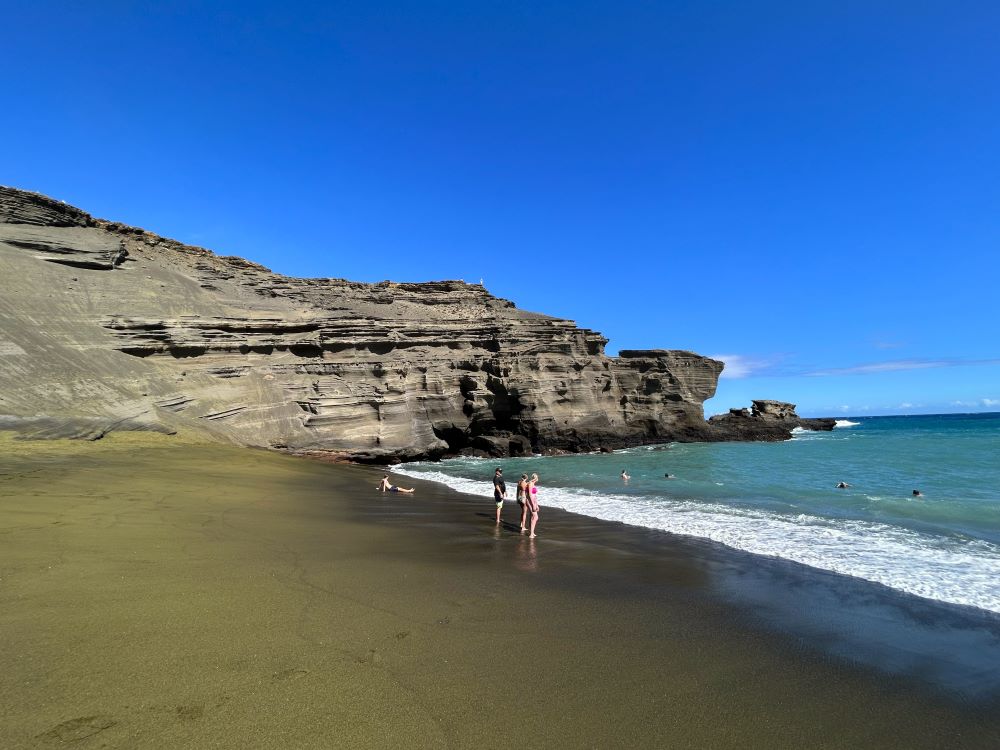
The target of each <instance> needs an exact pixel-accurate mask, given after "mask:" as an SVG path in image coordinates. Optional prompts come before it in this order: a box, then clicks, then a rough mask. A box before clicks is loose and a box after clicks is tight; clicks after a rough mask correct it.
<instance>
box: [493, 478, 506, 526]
mask: <svg viewBox="0 0 1000 750" xmlns="http://www.w3.org/2000/svg"><path fill="white" fill-rule="evenodd" d="M505 497H507V485H506V484H504V481H503V469H501V468H500V467H499V466H498V467H497V470H496V471H495V472H493V499H494V500H495V501H496V504H497V525H499V524H500V513H501V512H502V511H503V501H504V498H505Z"/></svg>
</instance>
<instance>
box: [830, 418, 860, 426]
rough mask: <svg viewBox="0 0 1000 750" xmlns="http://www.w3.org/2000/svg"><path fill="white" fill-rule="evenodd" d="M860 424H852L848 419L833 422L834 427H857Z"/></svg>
mask: <svg viewBox="0 0 1000 750" xmlns="http://www.w3.org/2000/svg"><path fill="white" fill-rule="evenodd" d="M859 424H861V422H852V421H851V420H849V419H838V420H837V421H836V422H834V424H833V426H834V427H857V426H858V425H859Z"/></svg>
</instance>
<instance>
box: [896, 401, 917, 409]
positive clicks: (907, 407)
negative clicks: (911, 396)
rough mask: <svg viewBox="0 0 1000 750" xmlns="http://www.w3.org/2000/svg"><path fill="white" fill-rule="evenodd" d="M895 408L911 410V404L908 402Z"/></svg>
mask: <svg viewBox="0 0 1000 750" xmlns="http://www.w3.org/2000/svg"><path fill="white" fill-rule="evenodd" d="M896 408H897V409H912V408H913V404H911V403H910V402H909V401H904V402H903V403H901V404H900V405H899V406H897V407H896Z"/></svg>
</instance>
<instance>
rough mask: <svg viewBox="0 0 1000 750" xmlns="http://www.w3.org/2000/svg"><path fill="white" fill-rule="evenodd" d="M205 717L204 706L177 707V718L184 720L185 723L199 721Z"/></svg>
mask: <svg viewBox="0 0 1000 750" xmlns="http://www.w3.org/2000/svg"><path fill="white" fill-rule="evenodd" d="M204 715H205V707H204V706H178V707H177V718H178V719H185V720H187V721H194V720H195V719H200V718H201V717H202V716H204Z"/></svg>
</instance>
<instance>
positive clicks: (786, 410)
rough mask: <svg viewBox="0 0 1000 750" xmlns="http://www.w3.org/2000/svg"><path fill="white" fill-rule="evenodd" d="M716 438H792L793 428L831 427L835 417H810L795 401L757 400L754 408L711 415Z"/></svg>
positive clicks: (819, 429) (814, 428) (830, 428)
mask: <svg viewBox="0 0 1000 750" xmlns="http://www.w3.org/2000/svg"><path fill="white" fill-rule="evenodd" d="M708 424H709V427H711V428H712V430H713V431H714V432H715V439H716V440H731V441H736V440H754V441H769V442H774V441H780V440H788V438H790V437H791V435H792V430H794V429H802V430H817V431H830V430H832V429H833V428H834V427H835V426H836V424H837V420H835V419H808V418H803V417H800V416H799V415H798V414H796V413H795V404H789V403H787V402H785V401H768V400H764V399H760V400H757V401H754V402H753V403H752V405H751V408H750V409H730V410H729V412H728V413H727V414H717V415H715V416H714V417H709V420H708Z"/></svg>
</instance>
